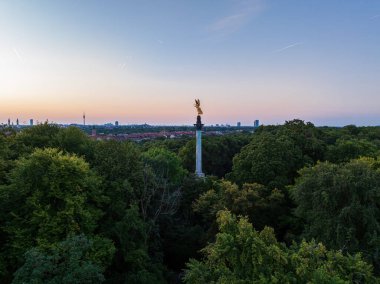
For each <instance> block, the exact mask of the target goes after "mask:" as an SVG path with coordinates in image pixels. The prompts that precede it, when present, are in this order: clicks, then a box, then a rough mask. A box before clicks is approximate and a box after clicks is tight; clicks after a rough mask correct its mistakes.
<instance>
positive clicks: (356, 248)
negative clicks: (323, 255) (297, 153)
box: [291, 158, 380, 269]
mask: <svg viewBox="0 0 380 284" xmlns="http://www.w3.org/2000/svg"><path fill="white" fill-rule="evenodd" d="M378 168H379V165H378V162H376V161H375V160H373V159H369V158H366V159H364V158H363V159H358V160H352V161H351V162H349V163H346V164H342V165H335V164H331V163H328V162H325V163H319V164H317V165H316V166H314V167H312V168H304V169H302V170H301V171H300V177H299V178H298V179H297V181H296V184H295V185H294V187H293V188H292V190H291V193H292V197H293V198H294V200H295V202H296V204H297V209H296V211H295V212H296V214H297V215H298V216H299V217H301V218H302V219H304V220H305V227H304V232H303V237H305V238H308V239H311V238H315V239H316V240H318V241H322V242H323V243H324V244H326V245H327V246H328V247H330V248H334V249H340V250H343V251H346V252H350V253H356V252H363V254H364V256H366V257H367V258H368V259H371V260H372V261H373V263H374V264H375V266H376V268H377V269H379V268H380V257H379V255H380V254H379V253H380V170H379V169H378Z"/></svg>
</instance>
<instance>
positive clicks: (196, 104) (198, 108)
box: [194, 99, 203, 115]
mask: <svg viewBox="0 0 380 284" xmlns="http://www.w3.org/2000/svg"><path fill="white" fill-rule="evenodd" d="M194 106H195V108H196V109H197V111H198V115H201V114H203V111H202V109H201V101H200V100H199V99H197V100H195V104H194Z"/></svg>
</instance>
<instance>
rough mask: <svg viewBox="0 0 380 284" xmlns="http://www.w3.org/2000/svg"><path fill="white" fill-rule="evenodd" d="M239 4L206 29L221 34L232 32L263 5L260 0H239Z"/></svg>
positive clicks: (255, 13)
mask: <svg viewBox="0 0 380 284" xmlns="http://www.w3.org/2000/svg"><path fill="white" fill-rule="evenodd" d="M239 4H240V5H238V6H240V7H239V9H237V11H236V12H234V13H231V14H230V15H227V16H224V17H222V18H220V19H218V20H216V21H214V22H213V23H211V24H210V25H209V26H208V27H207V31H208V32H209V33H218V34H221V35H228V34H231V33H234V32H236V31H238V30H239V29H240V28H242V27H243V26H245V25H246V24H247V23H248V22H249V21H250V20H251V18H252V17H254V16H256V15H257V14H258V13H260V12H261V11H262V10H263V7H264V5H263V1H262V0H250V1H239Z"/></svg>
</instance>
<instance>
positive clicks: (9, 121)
mask: <svg viewBox="0 0 380 284" xmlns="http://www.w3.org/2000/svg"><path fill="white" fill-rule="evenodd" d="M8 126H11V119H10V118H8Z"/></svg>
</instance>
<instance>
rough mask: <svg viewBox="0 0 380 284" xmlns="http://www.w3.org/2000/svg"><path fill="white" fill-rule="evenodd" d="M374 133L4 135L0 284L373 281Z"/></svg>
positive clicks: (377, 191) (377, 248)
mask: <svg viewBox="0 0 380 284" xmlns="http://www.w3.org/2000/svg"><path fill="white" fill-rule="evenodd" d="M378 157H380V127H356V126H353V125H349V126H346V127H342V128H332V127H322V128H320V127H315V126H314V125H313V124H312V123H309V122H308V123H305V122H303V121H301V120H292V121H287V122H285V123H284V125H276V126H261V127H259V128H258V129H257V130H256V131H255V132H254V133H250V132H240V133H236V134H229V135H224V136H207V137H204V140H203V169H204V172H205V173H206V177H205V178H197V177H195V176H194V174H193V172H194V166H195V160H194V159H195V140H194V138H185V139H166V140H152V141H148V142H144V143H135V142H117V141H94V140H91V139H90V138H89V137H88V136H87V134H85V133H84V132H82V130H80V129H79V128H76V127H68V128H60V127H58V126H57V125H54V124H48V123H45V124H40V125H37V126H34V127H31V128H27V129H24V130H22V131H20V132H15V131H13V130H12V129H10V128H3V129H1V130H0V283H35V284H37V283H51V284H53V283H141V284H143V283H188V284H191V283H380V161H379V160H378Z"/></svg>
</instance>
